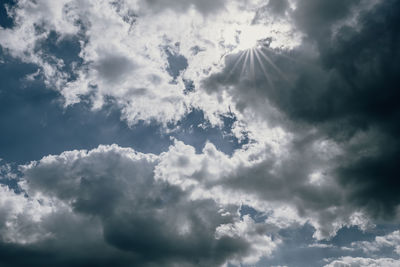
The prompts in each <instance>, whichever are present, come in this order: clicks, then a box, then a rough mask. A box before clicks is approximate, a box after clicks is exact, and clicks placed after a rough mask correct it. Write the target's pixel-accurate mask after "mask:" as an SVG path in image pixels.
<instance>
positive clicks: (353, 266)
mask: <svg viewBox="0 0 400 267" xmlns="http://www.w3.org/2000/svg"><path fill="white" fill-rule="evenodd" d="M399 263H400V262H399V261H398V260H395V259H389V258H381V259H371V258H360V257H356V258H352V257H342V258H341V259H339V260H334V261H332V262H331V263H329V264H327V265H325V267H341V266H344V267H359V266H360V267H361V266H366V267H377V266H388V267H392V266H393V267H394V266H398V265H399Z"/></svg>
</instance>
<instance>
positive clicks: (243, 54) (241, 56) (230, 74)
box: [225, 51, 245, 82]
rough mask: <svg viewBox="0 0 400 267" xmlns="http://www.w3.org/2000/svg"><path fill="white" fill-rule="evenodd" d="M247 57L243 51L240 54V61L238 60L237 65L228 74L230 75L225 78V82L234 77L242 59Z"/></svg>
mask: <svg viewBox="0 0 400 267" xmlns="http://www.w3.org/2000/svg"><path fill="white" fill-rule="evenodd" d="M244 56H245V52H244V51H241V52H240V56H239V57H238V59H237V60H236V62H235V64H234V65H233V67H232V69H231V71H230V72H229V73H228V75H227V76H226V78H225V82H226V81H227V80H228V79H229V78H230V77H231V76H232V74H233V72H234V71H235V69H236V68H237V66H238V65H239V63H240V61H241V60H242V58H243V57H244Z"/></svg>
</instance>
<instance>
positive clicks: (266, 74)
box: [254, 49, 274, 88]
mask: <svg viewBox="0 0 400 267" xmlns="http://www.w3.org/2000/svg"><path fill="white" fill-rule="evenodd" d="M258 52H259V51H258V49H255V50H254V54H255V55H256V58H257V59H258V63H259V64H260V67H261V70H262V71H263V72H264V75H265V78H267V82H268V84H269V86H271V88H274V84H273V83H272V80H271V77H270V76H269V74H268V72H267V69H266V68H265V66H264V63H263V62H262V60H261V58H260V55H259V54H258Z"/></svg>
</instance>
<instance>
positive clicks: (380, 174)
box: [204, 1, 400, 219]
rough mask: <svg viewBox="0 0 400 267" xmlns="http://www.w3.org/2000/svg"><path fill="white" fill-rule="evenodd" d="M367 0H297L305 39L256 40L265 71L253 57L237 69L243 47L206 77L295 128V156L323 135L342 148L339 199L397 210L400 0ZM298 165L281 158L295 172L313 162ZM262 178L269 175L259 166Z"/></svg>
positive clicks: (336, 163) (337, 162)
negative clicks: (276, 43) (249, 67)
mask: <svg viewBox="0 0 400 267" xmlns="http://www.w3.org/2000/svg"><path fill="white" fill-rule="evenodd" d="M363 4H365V3H363V2H362V1H339V2H334V3H333V2H332V3H331V2H329V3H328V2H326V3H325V2H321V1H299V2H298V3H297V8H296V9H295V10H294V11H293V13H292V14H291V16H292V17H293V19H294V20H295V22H296V24H295V25H296V26H297V27H298V29H299V30H301V31H302V32H303V33H304V34H305V37H304V39H303V43H302V45H300V46H299V47H297V48H296V49H295V50H293V51H273V50H271V49H269V48H268V47H264V48H262V51H263V53H264V54H266V55H267V56H268V58H269V59H268V60H267V59H265V58H264V57H260V60H259V61H258V62H261V63H262V65H264V69H265V72H266V73H267V74H265V72H264V71H263V70H262V67H261V65H260V64H258V65H257V63H256V65H255V66H256V70H255V73H254V74H249V73H247V74H246V73H245V75H240V74H241V68H240V67H237V68H236V69H234V64H235V62H236V60H237V59H238V57H239V55H232V56H230V57H228V58H227V60H226V64H227V65H226V67H225V69H224V70H223V72H221V73H218V74H215V75H212V76H211V77H210V78H209V79H208V80H206V81H204V86H205V88H206V90H208V92H209V93H210V94H213V93H216V94H220V93H221V92H223V91H227V92H228V93H229V94H230V95H231V96H232V97H233V100H234V102H235V104H236V107H237V109H238V110H240V111H242V112H244V111H246V110H247V111H249V110H250V111H253V112H255V113H256V114H258V116H259V117H260V118H263V119H264V120H266V121H268V122H269V123H270V124H271V125H280V126H282V127H285V128H286V129H287V130H288V131H290V132H292V133H294V135H295V140H304V141H302V143H303V145H302V146H297V147H296V146H294V147H293V149H295V150H294V151H295V152H293V153H294V155H297V153H304V152H306V151H307V149H308V148H307V146H311V145H312V144H313V143H315V141H316V140H321V138H322V140H324V139H326V140H331V141H332V142H334V143H335V144H336V145H337V146H338V147H340V148H341V149H342V150H343V153H342V154H341V156H340V157H336V158H333V159H331V160H330V161H329V165H330V167H331V168H332V172H331V175H332V176H333V177H336V178H335V179H336V181H337V183H338V184H340V186H341V188H342V190H343V192H346V202H345V203H343V205H349V206H352V205H354V206H356V207H359V208H362V209H365V210H366V211H368V212H369V213H370V215H372V217H375V218H385V219H390V218H391V219H393V218H395V216H396V213H395V211H396V208H397V207H398V205H399V204H400V200H399V197H398V193H397V191H396V190H395V188H398V179H397V177H398V171H397V169H398V168H397V167H395V166H396V163H395V162H398V159H399V155H400V153H399V151H400V146H399V143H398V141H397V139H396V136H398V133H399V129H400V128H399V124H398V117H399V114H400V110H399V105H398V104H397V99H398V97H399V95H398V90H397V89H396V88H397V86H396V84H397V80H398V78H397V73H399V68H398V64H397V63H396V62H398V60H399V53H398V48H399V47H400V43H399V38H398V37H399V36H400V31H399V29H400V28H399V26H398V25H399V22H398V14H399V12H400V5H399V4H398V3H397V2H396V1H384V2H381V3H379V4H377V5H376V6H374V7H373V8H371V9H369V10H364V11H363V10H362V8H363ZM350 18H352V19H353V20H352V21H353V22H351V23H349V22H348V20H349V19H350ZM354 21H356V22H354ZM260 49H261V48H260ZM256 62H257V61H256ZM273 64H274V65H275V66H273ZM242 74H243V72H242ZM251 75H253V76H252V77H251ZM274 108H277V110H278V112H276V111H274ZM306 129H308V130H306ZM311 129H314V130H311ZM310 132H312V134H311V135H310V134H309V133H310ZM303 164H304V165H303V167H300V166H301V165H298V166H296V165H291V164H290V163H286V165H285V167H286V168H288V169H290V170H293V173H292V174H290V175H289V176H300V177H301V176H302V175H301V174H300V175H296V173H298V172H300V173H301V172H302V171H304V170H307V167H304V166H307V165H308V166H310V165H311V166H312V165H313V163H312V161H311V160H308V161H307V160H306V162H304V163H303ZM262 169H263V168H261V170H262ZM265 169H268V166H265ZM260 173H262V171H260ZM262 175H264V176H262ZM303 176H304V175H303ZM261 177H264V179H265V180H268V177H267V176H266V175H265V174H261ZM283 177H285V176H283ZM328 177H329V175H328ZM257 184H258V183H256V182H255V185H254V188H253V189H252V190H255V191H260V192H263V188H265V187H266V186H260V187H257ZM241 186H244V187H245V186H246V185H245V183H244V184H242V185H241ZM279 188H280V190H283V188H285V187H284V186H283V185H281V186H280V187H279ZM299 188H301V187H299ZM328 195H329V194H328ZM300 199H307V197H304V196H303V198H300ZM317 199H321V200H322V199H323V198H317ZM328 202H329V201H328ZM321 203H324V202H323V201H322V202H321Z"/></svg>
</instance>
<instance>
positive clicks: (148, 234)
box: [0, 145, 279, 266]
mask: <svg viewBox="0 0 400 267" xmlns="http://www.w3.org/2000/svg"><path fill="white" fill-rule="evenodd" d="M160 160H162V159H160V158H159V157H158V156H155V155H152V154H141V153H138V152H135V151H133V150H132V149H124V148H120V147H118V146H116V145H113V146H100V147H98V148H97V149H94V150H91V151H69V152H64V153H62V154H60V155H58V156H47V157H44V158H43V159H41V160H40V161H36V162H31V163H30V164H29V165H24V166H21V171H22V172H23V180H22V181H21V183H20V184H21V187H22V188H23V189H24V190H25V192H26V196H24V195H23V194H15V193H14V192H10V191H9V190H8V189H6V188H5V187H1V189H2V191H3V192H2V198H1V202H0V203H1V216H2V222H4V224H2V225H1V238H2V246H3V247H7V248H8V249H12V248H13V247H14V246H15V249H16V252H17V249H26V250H31V249H34V251H35V252H37V253H52V254H53V255H54V256H53V257H54V258H52V259H51V260H50V261H52V262H53V263H54V264H55V263H57V262H58V261H63V264H65V265H66V266H67V265H68V264H72V262H73V261H74V260H76V261H78V262H86V261H87V262H88V264H89V263H90V264H96V263H97V261H98V259H97V257H96V256H95V254H92V253H87V254H86V253H83V252H84V251H85V249H86V248H87V247H90V246H93V248H92V249H91V250H90V251H93V252H94V251H96V253H99V251H103V255H102V257H103V258H104V259H105V260H106V261H108V262H109V261H115V264H116V265H117V266H128V265H131V264H132V263H135V264H138V265H149V266H151V265H152V264H156V265H158V264H163V265H166V266H175V265H177V264H178V265H179V264H182V265H185V266H186V265H188V266H218V265H222V264H223V263H225V262H227V261H232V262H247V263H255V262H257V260H258V259H259V258H260V257H262V256H268V255H270V254H271V252H272V251H273V250H274V249H275V248H276V247H277V245H278V244H279V240H278V239H276V240H272V239H271V236H270V233H268V231H266V230H261V229H260V230H257V231H256V230H255V229H254V227H255V223H254V222H253V220H252V219H251V218H246V219H244V220H241V219H240V217H238V215H237V212H236V211H237V206H236V208H235V206H234V205H233V206H232V205H227V206H226V205H224V206H221V205H219V203H217V202H216V201H214V200H213V199H211V198H207V197H204V198H202V199H197V200H195V199H193V198H191V196H190V192H189V191H185V190H183V189H182V188H181V187H178V186H176V185H173V184H170V183H168V182H166V181H163V180H160V179H155V178H154V168H155V166H156V165H157V164H159V162H160ZM61 221H63V223H58V222H61ZM82 240H84V241H82ZM72 244H74V245H73V247H71V248H70V249H67V247H68V246H70V245H72ZM21 245H24V247H21V248H20V247H19V246H21ZM52 246H54V247H52ZM98 249H99V251H97V250H98ZM75 250H78V251H80V250H81V251H80V252H79V253H78V254H77V255H74V256H72V255H71V260H66V258H68V257H69V256H68V255H70V254H69V253H73V252H74V251H75ZM3 251H4V250H3ZM3 253H5V252H3ZM120 257H121V259H119V258H120ZM13 260H14V259H8V258H7V259H4V260H3V259H2V262H3V264H6V266H11V265H12V262H13ZM25 260H26V262H25V263H24V264H27V265H32V264H36V262H35V258H31V257H27V258H26V259H25ZM126 261H128V262H129V264H128V263H127V262H126ZM21 262H23V260H22V259H21Z"/></svg>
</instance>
